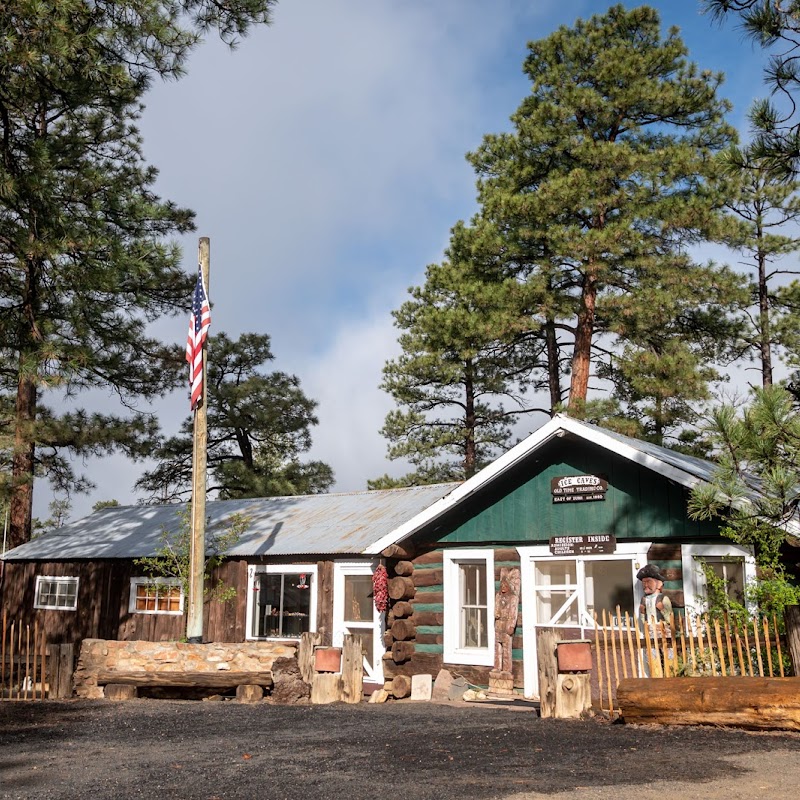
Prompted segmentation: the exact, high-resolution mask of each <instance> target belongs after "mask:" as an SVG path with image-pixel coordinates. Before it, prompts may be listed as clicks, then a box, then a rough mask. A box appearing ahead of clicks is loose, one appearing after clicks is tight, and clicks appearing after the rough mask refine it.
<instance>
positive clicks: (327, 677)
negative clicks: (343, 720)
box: [311, 672, 342, 705]
mask: <svg viewBox="0 0 800 800" xmlns="http://www.w3.org/2000/svg"><path fill="white" fill-rule="evenodd" d="M341 699H342V676H341V675H338V674H337V673H335V672H316V673H314V678H313V679H312V683H311V702H312V703H313V704H314V705H325V704H326V703H338V702H339V701H340V700H341Z"/></svg>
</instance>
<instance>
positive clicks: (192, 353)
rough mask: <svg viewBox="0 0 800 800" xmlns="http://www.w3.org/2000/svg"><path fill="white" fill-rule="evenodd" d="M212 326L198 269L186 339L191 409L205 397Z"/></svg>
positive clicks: (206, 298) (209, 310) (204, 289)
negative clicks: (208, 338) (205, 363)
mask: <svg viewBox="0 0 800 800" xmlns="http://www.w3.org/2000/svg"><path fill="white" fill-rule="evenodd" d="M210 325H211V306H210V305H209V304H208V295H207V294H206V287H205V284H204V283H203V271H202V269H201V268H200V267H198V268H197V283H196V284H195V287H194V297H193V298H192V315H191V316H190V317H189V335H188V337H187V339H186V360H187V361H188V362H189V387H190V389H191V393H192V397H191V409H192V411H194V410H195V409H196V408H197V405H198V403H199V402H200V398H201V397H202V396H203V344H204V343H205V341H206V336H208V329H209V327H210Z"/></svg>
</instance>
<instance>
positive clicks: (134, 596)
mask: <svg viewBox="0 0 800 800" xmlns="http://www.w3.org/2000/svg"><path fill="white" fill-rule="evenodd" d="M183 600H184V595H183V587H182V586H181V582H180V581H179V580H178V579H177V578H144V577H142V578H131V592H130V601H129V603H128V611H130V613H131V614H182V613H183Z"/></svg>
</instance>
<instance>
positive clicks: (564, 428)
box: [364, 414, 704, 555]
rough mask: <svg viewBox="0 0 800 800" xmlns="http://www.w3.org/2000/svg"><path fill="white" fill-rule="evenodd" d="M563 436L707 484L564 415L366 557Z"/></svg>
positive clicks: (673, 476)
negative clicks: (567, 435)
mask: <svg viewBox="0 0 800 800" xmlns="http://www.w3.org/2000/svg"><path fill="white" fill-rule="evenodd" d="M564 433H571V434H574V435H575V436H578V437H580V438H581V439H584V440H586V441H588V442H592V443H594V444H596V445H599V446H600V447H604V448H605V449H606V450H610V451H611V452H613V453H616V454H617V455H619V456H622V457H623V458H627V459H628V460H629V461H633V462H635V463H637V464H640V465H641V466H643V467H647V468H648V469H651V470H653V472H656V473H658V474H659V475H663V476H664V477H665V478H668V479H669V480H673V481H675V482H677V483H679V484H681V485H683V486H686V487H687V488H689V489H692V488H694V487H695V486H698V485H700V484H702V483H703V482H704V481H702V480H701V479H700V478H697V477H696V476H694V475H690V474H689V473H687V472H685V471H684V470H682V469H679V468H677V467H674V466H672V465H671V464H667V463H665V462H664V461H662V460H661V459H658V458H655V457H654V456H650V455H647V454H646V453H643V452H642V451H640V450H637V449H636V448H634V447H631V446H630V445H627V444H625V443H623V442H621V441H619V439H616V438H614V437H613V436H607V435H606V434H605V433H603V431H601V430H599V429H598V428H595V427H594V426H588V425H584V424H583V423H582V422H580V421H579V420H576V419H572V418H571V417H567V416H564V415H563V414H556V416H554V417H553V418H552V419H551V420H549V421H548V422H546V423H545V424H544V425H542V427H541V428H539V429H538V430H535V431H534V432H533V433H532V434H531V435H530V436H528V437H527V438H526V439H523V440H522V441H521V442H520V443H519V444H517V445H516V446H514V447H512V448H511V450H509V451H508V452H506V453H504V454H503V455H502V456H500V457H499V458H498V459H497V460H495V461H493V462H492V463H491V464H489V466H487V467H484V469H482V470H481V471H480V472H478V473H476V474H475V475H473V476H472V477H471V478H470V479H469V480H467V481H465V482H464V483H462V484H461V485H460V486H458V487H457V488H456V489H453V491H452V492H450V494H448V495H446V496H445V497H443V498H442V499H441V500H437V501H436V502H435V503H434V504H433V505H431V506H428V508H426V509H425V510H424V511H421V512H420V513H419V514H417V515H416V516H415V517H412V518H411V519H410V520H409V521H408V522H405V523H403V524H402V525H400V526H399V527H398V528H395V529H394V530H393V531H392V532H391V533H388V534H386V536H384V537H383V538H381V539H379V540H378V541H377V542H375V543H374V544H372V545H370V546H369V547H368V548H367V549H366V550H364V554H366V555H376V554H378V553H380V552H381V551H382V550H385V549H386V548H387V547H388V546H389V545H391V544H396V543H397V542H400V541H402V540H403V539H405V538H407V537H408V536H411V535H412V534H413V533H416V532H417V531H418V530H419V529H420V528H422V527H423V526H424V525H427V524H428V523H429V522H431V521H433V520H435V519H436V518H437V517H440V516H442V515H443V514H444V513H445V512H447V511H449V510H450V509H451V508H454V507H455V506H456V505H458V503H460V502H461V501H462V500H464V499H465V498H467V497H469V496H470V495H471V494H474V493H475V492H476V491H478V489H481V488H483V487H484V486H486V485H487V484H489V483H491V482H492V481H493V480H494V479H495V478H497V477H498V476H500V475H502V474H503V473H504V472H506V471H507V470H509V469H511V468H512V467H513V466H515V465H516V464H517V463H518V462H519V461H521V460H523V459H524V458H525V457H527V456H528V455H530V454H531V453H532V452H534V451H535V450H538V449H539V448H540V447H542V446H543V445H544V444H546V443H547V442H549V441H550V440H551V439H553V438H554V437H557V436H563V435H564Z"/></svg>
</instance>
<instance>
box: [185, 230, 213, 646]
mask: <svg viewBox="0 0 800 800" xmlns="http://www.w3.org/2000/svg"><path fill="white" fill-rule="evenodd" d="M198 258H199V261H200V270H201V271H202V273H203V281H204V283H205V285H206V293H207V294H208V295H209V302H210V301H211V297H210V289H209V277H210V274H209V273H210V270H211V242H210V240H209V238H208V237H207V236H202V237H200V244H199V247H198ZM206 359H207V356H206V346H205V345H203V395H202V399H201V400H200V403H199V404H198V406H197V408H196V409H195V412H194V436H193V445H192V541H191V550H190V558H189V613H188V619H187V622H186V639H187V641H189V642H191V643H193V644H200V643H201V642H202V641H203V589H204V587H203V575H204V573H205V566H206V563H205V562H206V452H207V447H208V406H207V403H206V399H207V398H206V388H207V383H208V378H207V361H206Z"/></svg>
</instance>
